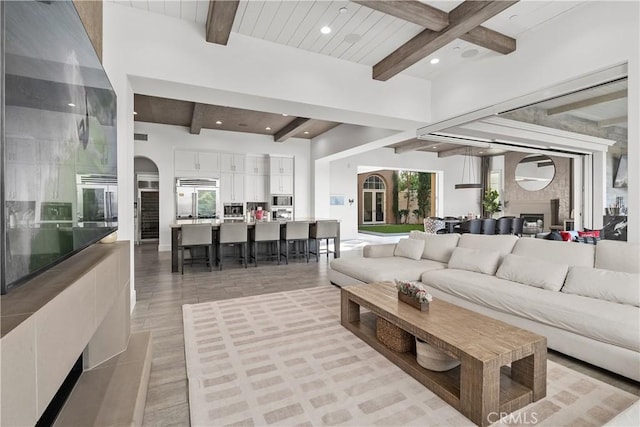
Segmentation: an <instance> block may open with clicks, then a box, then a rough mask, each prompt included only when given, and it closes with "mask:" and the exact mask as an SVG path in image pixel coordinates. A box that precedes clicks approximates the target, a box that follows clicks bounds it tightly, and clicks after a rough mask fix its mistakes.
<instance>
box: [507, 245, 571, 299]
mask: <svg viewBox="0 0 640 427" xmlns="http://www.w3.org/2000/svg"><path fill="white" fill-rule="evenodd" d="M567 271H569V266H568V265H567V264H559V263H555V262H549V261H544V260H541V259H539V258H531V257H524V256H518V255H513V254H509V255H507V256H506V257H505V258H504V261H503V262H502V264H501V265H500V268H499V269H498V271H497V272H496V277H499V278H501V279H505V280H511V281H512V282H518V283H522V284H523V285H528V286H534V287H536V288H542V289H546V290H548V291H556V292H558V291H559V290H560V289H561V288H562V285H563V284H564V279H565V278H566V277H567Z"/></svg>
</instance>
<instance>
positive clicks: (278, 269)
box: [132, 244, 640, 426]
mask: <svg viewBox="0 0 640 427" xmlns="http://www.w3.org/2000/svg"><path fill="white" fill-rule="evenodd" d="M348 255H349V254H347V253H345V254H343V256H348ZM330 259H331V258H330ZM327 270H328V262H327V258H326V257H325V256H321V257H320V262H319V263H316V262H315V260H312V261H310V262H309V263H308V264H307V263H306V262H305V261H304V260H299V261H298V260H296V261H291V260H290V261H289V265H288V266H287V265H284V263H283V264H282V265H280V266H278V265H276V264H275V263H271V262H262V263H259V266H258V267H257V268H255V267H253V266H250V267H249V268H247V269H245V268H242V267H241V266H240V264H234V263H233V261H227V262H226V264H225V269H224V270H222V271H216V270H214V271H213V272H209V270H208V268H207V267H205V266H203V265H197V266H194V267H189V266H187V267H185V272H184V275H181V274H180V273H171V260H170V253H169V252H158V251H157V246H156V245H150V244H146V245H138V246H136V247H135V276H136V292H137V303H136V306H135V309H134V311H133V317H132V330H133V331H134V332H136V331H142V330H149V331H152V333H153V361H152V366H151V378H150V380H149V389H148V392H147V402H146V407H145V413H144V425H146V426H164V425H180V426H186V425H189V404H188V395H187V377H186V368H185V357H184V335H183V327H182V305H183V304H193V303H199V302H205V301H214V300H222V299H229V298H240V297H244V296H252V295H260V294H267V293H272V292H282V291H289V290H294V289H301V288H309V287H313V286H326V285H328V284H329V280H328V278H327ZM549 358H550V359H551V360H553V361H555V362H558V363H561V364H563V365H565V366H568V367H570V368H573V369H576V370H578V371H580V372H583V373H585V374H587V375H590V376H592V377H595V378H598V379H600V380H603V381H605V382H607V383H610V384H613V385H615V386H618V387H620V388H623V389H624V390H627V391H629V392H631V393H634V394H636V395H639V396H640V384H638V383H635V382H633V381H630V380H627V379H625V378H622V377H619V376H616V375H613V374H610V373H608V372H606V371H603V370H600V369H597V368H593V367H591V366H589V365H586V364H584V363H582V362H579V361H576V360H573V359H570V358H568V357H566V356H563V355H561V354H558V353H555V352H550V353H549Z"/></svg>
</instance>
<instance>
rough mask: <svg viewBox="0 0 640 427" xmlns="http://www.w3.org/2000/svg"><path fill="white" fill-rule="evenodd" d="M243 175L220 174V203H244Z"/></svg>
mask: <svg viewBox="0 0 640 427" xmlns="http://www.w3.org/2000/svg"><path fill="white" fill-rule="evenodd" d="M244 178H245V175H244V174H243V173H229V172H221V173H220V199H221V200H222V203H244Z"/></svg>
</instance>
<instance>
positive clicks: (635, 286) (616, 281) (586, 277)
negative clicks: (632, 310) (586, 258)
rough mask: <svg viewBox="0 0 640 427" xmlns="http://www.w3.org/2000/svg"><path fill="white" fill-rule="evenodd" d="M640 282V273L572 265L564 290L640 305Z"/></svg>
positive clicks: (568, 292)
mask: <svg viewBox="0 0 640 427" xmlns="http://www.w3.org/2000/svg"><path fill="white" fill-rule="evenodd" d="M639 284H640V275H639V274H634V273H626V272H622V271H611V270H602V269H600V268H589V267H571V268H570V269H569V275H568V276H567V280H566V282H565V284H564V287H563V288H562V292H564V293H567V294H575V295H582V296H583V297H590V298H597V299H602V300H606V301H611V302H617V303H620V304H629V305H634V306H636V307H640V285H639Z"/></svg>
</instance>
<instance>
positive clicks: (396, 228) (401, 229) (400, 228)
mask: <svg viewBox="0 0 640 427" xmlns="http://www.w3.org/2000/svg"><path fill="white" fill-rule="evenodd" d="M411 230H420V231H424V225H422V224H381V225H360V226H358V231H371V232H374V233H390V234H391V233H408V232H410V231H411Z"/></svg>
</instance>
